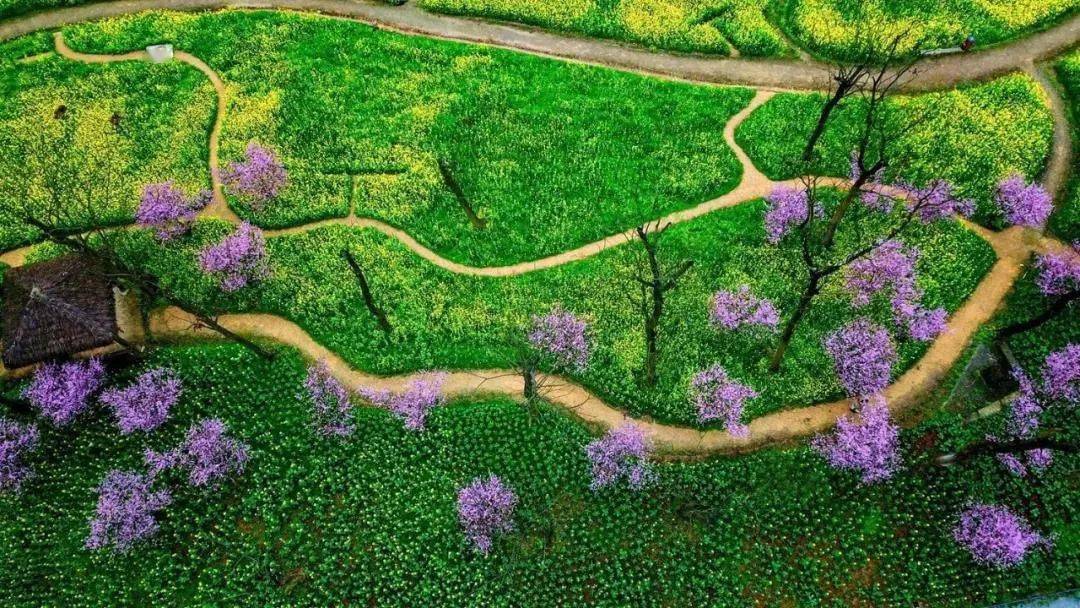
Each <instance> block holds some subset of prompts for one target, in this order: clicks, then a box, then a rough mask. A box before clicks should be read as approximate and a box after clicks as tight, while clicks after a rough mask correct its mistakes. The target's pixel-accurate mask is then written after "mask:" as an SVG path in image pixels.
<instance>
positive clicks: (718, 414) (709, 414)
mask: <svg viewBox="0 0 1080 608" xmlns="http://www.w3.org/2000/svg"><path fill="white" fill-rule="evenodd" d="M757 396H758V393H757V391H755V390H754V389H752V388H750V387H749V386H747V385H745V384H742V383H740V382H737V381H735V380H733V379H732V378H731V377H730V376H728V373H727V370H725V369H724V368H723V367H721V366H719V365H713V366H712V367H710V368H709V369H706V370H704V371H701V372H698V373H697V374H696V375H695V376H694V378H693V379H692V380H691V381H690V399H691V400H692V401H693V402H694V406H695V407H696V408H697V414H698V415H697V418H698V422H701V423H705V422H709V421H711V420H722V421H723V422H724V429H725V430H726V431H727V432H728V433H731V435H732V436H734V437H746V436H748V435H749V433H750V429H749V428H748V427H747V426H746V425H745V424H743V423H742V422H741V419H742V414H743V409H744V407H745V406H746V402H747V401H749V400H750V399H754V398H756V397H757Z"/></svg>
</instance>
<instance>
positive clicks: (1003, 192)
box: [995, 174, 1054, 230]
mask: <svg viewBox="0 0 1080 608" xmlns="http://www.w3.org/2000/svg"><path fill="white" fill-rule="evenodd" d="M995 200H996V201H997V204H998V206H999V207H1000V208H1001V212H1002V214H1003V215H1004V216H1005V221H1006V222H1008V223H1010V224H1012V225H1014V226H1027V227H1029V228H1035V229H1038V230H1042V228H1043V226H1045V225H1046V220H1047V219H1048V218H1049V217H1050V214H1051V213H1052V212H1053V211H1054V199H1053V197H1052V196H1050V193H1049V192H1047V191H1046V189H1045V188H1043V187H1042V186H1040V185H1039V184H1035V183H1033V184H1028V183H1027V182H1025V181H1024V177H1023V176H1022V175H1019V174H1016V175H1012V176H1010V177H1008V178H1007V179H1004V180H1002V181H1001V182H1000V183H999V184H998V187H997V194H996V196H995Z"/></svg>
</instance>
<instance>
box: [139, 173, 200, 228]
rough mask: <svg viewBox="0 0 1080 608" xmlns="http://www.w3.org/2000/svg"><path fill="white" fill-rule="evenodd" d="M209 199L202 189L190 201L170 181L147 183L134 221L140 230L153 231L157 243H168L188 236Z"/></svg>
mask: <svg viewBox="0 0 1080 608" xmlns="http://www.w3.org/2000/svg"><path fill="white" fill-rule="evenodd" d="M212 198H213V194H212V193H211V192H210V191H209V190H203V191H201V192H199V194H197V195H196V196H195V197H193V198H190V199H189V198H187V196H185V195H184V193H183V191H181V190H180V189H179V188H178V187H177V186H176V184H175V183H174V182H173V181H172V180H169V181H166V182H161V183H157V184H147V185H146V186H144V187H143V192H142V198H141V199H140V200H139V208H138V210H136V211H135V222H136V223H137V224H138V225H139V226H141V227H143V228H152V229H153V230H154V236H156V237H157V239H158V240H159V241H161V242H167V241H170V240H172V239H174V238H176V237H178V236H180V235H183V234H187V232H188V231H189V230H191V226H192V224H194V223H195V217H196V216H197V215H198V214H199V211H200V210H202V209H203V208H204V207H206V206H207V205H208V204H210V201H211V200H212Z"/></svg>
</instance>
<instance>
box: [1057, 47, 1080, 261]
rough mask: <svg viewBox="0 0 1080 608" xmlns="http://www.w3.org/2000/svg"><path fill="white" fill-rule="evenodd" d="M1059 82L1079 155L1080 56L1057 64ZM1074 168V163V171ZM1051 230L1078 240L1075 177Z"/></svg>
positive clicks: (1078, 182) (1079, 185) (1079, 194)
mask: <svg viewBox="0 0 1080 608" xmlns="http://www.w3.org/2000/svg"><path fill="white" fill-rule="evenodd" d="M1055 67H1056V72H1057V76H1058V81H1059V82H1060V83H1061V86H1062V88H1064V90H1065V97H1066V102H1067V103H1068V104H1069V116H1070V119H1071V124H1072V125H1073V130H1072V133H1073V151H1074V154H1077V153H1080V132H1078V127H1077V126H1076V125H1077V122H1076V121H1077V119H1078V118H1080V53H1073V54H1071V55H1067V56H1066V57H1065V58H1063V59H1062V60H1061V61H1060V62H1058V63H1057V65H1056V66H1055ZM1075 168H1076V161H1075V159H1074V162H1073V169H1074V170H1075ZM1050 230H1051V231H1053V232H1054V233H1055V234H1057V235H1058V236H1059V237H1061V238H1062V239H1064V240H1066V241H1075V240H1078V239H1080V178H1078V176H1077V175H1075V171H1074V175H1073V178H1072V180H1071V181H1070V182H1069V188H1068V190H1067V194H1066V197H1065V198H1064V199H1063V200H1061V201H1058V209H1057V211H1056V212H1055V213H1054V215H1053V216H1052V217H1051V218H1050Z"/></svg>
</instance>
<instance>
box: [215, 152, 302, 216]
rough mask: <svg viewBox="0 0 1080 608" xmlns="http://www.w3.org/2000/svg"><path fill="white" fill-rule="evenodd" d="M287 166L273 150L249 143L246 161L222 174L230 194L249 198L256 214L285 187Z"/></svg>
mask: <svg viewBox="0 0 1080 608" xmlns="http://www.w3.org/2000/svg"><path fill="white" fill-rule="evenodd" d="M285 181H286V174H285V166H284V165H282V164H281V161H279V160H278V158H277V155H275V154H274V152H273V151H271V150H270V149H268V148H266V147H264V146H262V145H260V144H258V143H256V142H249V143H248V145H247V149H246V150H244V160H243V161H240V162H231V163H229V166H228V167H226V168H225V169H224V170H223V171H222V172H221V182H222V184H224V185H225V187H226V188H227V189H228V190H229V192H230V193H232V194H235V195H237V196H241V197H243V198H245V199H246V200H247V201H248V203H249V204H250V205H251V207H252V208H253V209H254V210H255V211H261V210H262V209H263V207H264V206H265V205H266V203H267V202H269V201H270V200H271V199H273V198H275V197H277V195H278V194H279V193H280V192H281V189H282V188H284V187H285Z"/></svg>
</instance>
